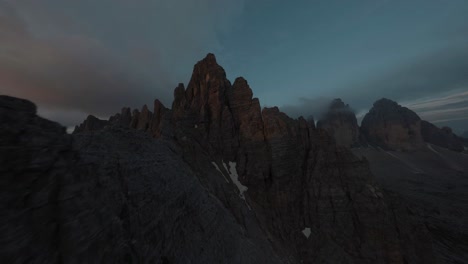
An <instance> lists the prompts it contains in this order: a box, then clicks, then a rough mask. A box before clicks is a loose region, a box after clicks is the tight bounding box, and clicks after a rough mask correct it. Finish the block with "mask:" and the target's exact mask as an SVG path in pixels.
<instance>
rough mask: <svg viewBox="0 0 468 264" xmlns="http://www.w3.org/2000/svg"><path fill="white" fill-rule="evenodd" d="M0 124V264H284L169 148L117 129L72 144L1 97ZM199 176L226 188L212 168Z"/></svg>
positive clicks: (251, 224)
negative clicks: (0, 125)
mask: <svg viewBox="0 0 468 264" xmlns="http://www.w3.org/2000/svg"><path fill="white" fill-rule="evenodd" d="M15 103H17V104H16V106H15ZM0 120H1V122H2V124H7V126H6V127H5V126H4V127H2V129H1V130H0V140H1V141H0V142H1V145H0V146H1V148H0V151H1V152H0V157H1V158H0V162H1V164H0V165H1V166H0V170H1V178H0V187H1V191H2V192H1V193H2V202H1V204H0V211H1V212H2V218H1V223H0V244H1V245H2V246H1V248H0V259H2V263H30V262H34V263H102V262H106V263H141V262H145V263H189V262H190V263H281V262H286V260H284V259H283V260H282V259H281V258H280V257H279V256H278V254H276V253H275V251H274V250H273V248H272V246H271V243H269V242H268V240H267V238H266V235H265V234H264V232H263V231H262V229H261V227H260V226H259V225H258V224H257V222H256V221H255V218H254V215H253V213H252V212H251V211H249V210H248V209H247V208H244V214H243V213H240V214H239V216H241V217H240V218H236V217H235V216H234V214H233V213H231V212H230V210H229V209H228V208H227V207H226V206H225V205H224V204H222V203H221V202H220V201H219V199H218V198H217V197H216V196H214V195H213V194H212V193H210V192H209V191H207V190H206V189H205V187H204V186H203V185H202V184H201V183H200V181H199V180H198V178H197V177H196V172H194V171H193V170H192V169H191V168H190V167H189V166H188V165H187V164H186V163H185V162H184V161H183V160H182V157H181V155H179V153H178V151H177V147H175V146H174V145H173V144H170V143H168V142H165V141H160V140H153V139H152V138H150V137H149V136H148V135H147V134H145V133H141V132H138V131H136V130H130V129H122V128H118V127H114V128H106V129H103V130H100V131H97V132H93V133H87V134H80V135H78V136H74V137H72V136H70V135H67V134H65V130H64V128H63V127H61V126H60V125H58V124H56V123H53V122H50V121H47V120H45V119H42V118H40V117H37V116H36V115H35V107H34V105H33V104H31V103H29V102H27V101H20V100H17V99H12V98H7V97H0ZM210 165H211V164H210ZM204 173H205V174H207V175H210V177H211V178H212V182H213V183H212V185H216V184H218V183H219V182H221V184H220V185H225V186H227V187H230V186H229V185H228V184H227V183H226V182H225V181H224V179H222V177H220V176H219V172H218V171H217V170H216V169H215V168H214V167H212V165H211V168H207V169H206V170H205V171H204ZM205 177H206V178H209V176H205ZM216 179H218V180H216ZM225 189H226V190H223V196H224V197H225V198H224V200H226V201H228V200H229V199H231V200H232V201H230V204H231V205H230V208H237V209H238V210H239V211H240V212H242V210H240V209H239V208H243V207H245V204H244V203H243V202H241V201H238V200H239V199H238V196H237V194H236V193H235V192H234V189H232V188H226V187H225ZM226 197H228V198H226ZM229 197H230V198H229Z"/></svg>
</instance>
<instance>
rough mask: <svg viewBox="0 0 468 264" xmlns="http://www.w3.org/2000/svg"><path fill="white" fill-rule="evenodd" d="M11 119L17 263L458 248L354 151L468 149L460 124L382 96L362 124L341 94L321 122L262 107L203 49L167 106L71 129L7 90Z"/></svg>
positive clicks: (370, 255) (310, 259) (306, 257)
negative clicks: (453, 127) (442, 243)
mask: <svg viewBox="0 0 468 264" xmlns="http://www.w3.org/2000/svg"><path fill="white" fill-rule="evenodd" d="M23 105H28V107H27V109H25V107H23ZM0 118H1V121H2V123H7V124H8V129H6V130H4V131H2V134H1V135H0V136H1V138H2V140H3V141H2V142H1V143H2V145H5V146H8V151H7V150H6V149H7V148H1V149H2V153H0V154H1V157H2V159H1V160H2V167H1V168H2V169H3V170H4V173H5V175H6V176H5V177H3V179H2V183H1V184H2V188H3V186H5V188H6V187H11V190H10V191H8V192H7V193H6V194H5V197H6V198H7V199H6V201H7V202H8V203H5V204H2V207H1V208H0V209H1V211H2V212H7V213H8V214H6V215H7V217H6V218H5V219H3V220H2V221H3V225H4V228H3V229H2V231H1V232H2V233H0V237H1V238H0V241H1V242H2V243H5V244H8V246H7V247H3V248H2V249H1V250H0V256H1V257H2V259H6V260H11V261H12V262H13V261H17V262H28V260H29V259H31V257H32V256H34V258H36V259H38V260H40V261H44V262H52V263H59V262H72V263H74V262H83V261H84V262H91V263H94V262H112V263H140V262H145V263H146V262H150V263H437V261H438V260H440V259H445V255H444V254H451V253H452V252H451V251H450V250H448V251H443V250H442V249H441V250H439V249H438V248H437V245H438V244H437V241H434V239H436V240H437V239H442V238H439V237H437V236H434V232H436V231H440V230H441V229H440V228H439V227H440V225H437V223H436V224H435V227H434V229H431V228H428V227H427V222H426V220H425V218H424V217H423V216H425V214H419V213H416V211H417V210H419V209H420V207H418V205H414V206H412V207H410V205H408V204H407V203H406V202H405V201H406V200H405V199H406V198H405V194H400V193H398V192H396V191H395V188H393V186H390V185H388V186H389V187H388V188H382V186H384V187H386V185H384V184H383V185H382V184H381V182H378V181H379V177H378V175H375V174H376V172H375V171H374V170H373V169H372V168H373V167H372V162H373V161H372V160H370V159H369V158H368V157H367V156H366V155H365V154H363V153H357V152H355V151H353V150H352V149H350V148H349V147H363V146H371V145H373V146H378V147H380V148H382V149H389V150H392V149H394V150H404V151H412V150H419V149H422V148H425V147H426V143H425V142H431V143H432V144H436V145H438V146H442V147H447V148H451V149H456V150H457V151H462V149H460V148H459V144H458V141H457V140H458V137H456V136H454V135H453V134H452V133H451V131H448V130H446V129H445V130H444V129H438V128H437V127H435V126H434V127H433V125H431V124H429V125H427V124H425V123H423V121H421V120H420V118H419V117H418V116H417V115H416V114H414V113H413V112H412V111H410V110H409V109H406V108H402V107H401V106H399V105H397V104H396V103H394V102H392V101H390V100H387V99H382V100H380V101H378V102H376V103H375V104H374V107H373V108H372V109H371V110H370V112H369V113H368V114H367V115H366V117H365V118H364V120H363V123H362V126H361V127H359V126H358V124H357V121H356V117H355V115H354V114H353V113H352V111H351V110H350V109H349V106H347V105H345V104H344V103H343V102H341V100H336V101H335V102H334V103H333V104H332V106H331V108H330V113H329V114H327V115H326V116H325V119H323V120H320V121H319V122H318V123H317V127H315V123H314V121H313V120H305V119H304V118H302V117H301V118H298V119H292V118H290V117H288V116H287V115H286V114H284V113H282V112H281V111H280V110H279V109H278V108H277V107H273V108H264V109H261V107H260V102H259V100H258V99H257V98H253V93H252V90H251V88H250V87H249V85H248V83H247V81H246V80H245V79H243V78H240V77H239V78H237V79H236V80H235V81H234V83H232V84H231V82H230V81H229V80H227V78H226V73H225V71H224V69H223V68H222V67H221V66H220V65H218V64H217V62H216V58H215V56H214V55H213V54H208V55H207V56H206V57H205V58H204V59H203V60H201V61H199V62H198V63H197V64H196V65H195V66H194V69H193V73H192V76H191V79H190V81H189V83H188V85H187V87H186V88H185V86H184V85H183V84H179V85H178V86H177V88H176V89H175V91H174V101H173V103H172V107H171V108H167V107H165V106H164V105H163V104H162V103H161V102H160V101H159V100H155V101H154V104H153V106H152V111H151V110H150V108H149V107H148V106H146V105H145V106H143V108H142V110H141V111H139V110H133V111H131V109H129V108H123V109H122V111H121V112H120V113H118V114H116V115H114V116H112V117H110V118H109V120H99V119H97V118H95V117H93V116H89V117H88V118H87V119H86V120H85V121H84V122H83V123H82V124H81V125H79V126H77V127H76V129H75V131H74V133H73V135H67V134H65V131H64V129H62V128H61V127H60V126H59V125H58V124H55V123H52V122H50V121H46V120H44V119H42V118H40V117H37V115H36V113H35V107H34V105H33V104H32V103H30V102H24V101H19V99H15V98H11V97H5V96H4V97H1V98H0ZM25 135H28V137H25ZM5 138H6V139H7V141H5V140H4V139H5ZM10 139H11V140H10ZM9 142H13V144H11V143H9ZM11 151H13V153H16V154H17V155H18V157H17V158H15V159H14V160H15V161H14V162H12V160H13V158H10V156H9V153H10V152H11ZM3 165H4V166H3ZM418 175H420V174H418ZM376 176H377V177H376ZM384 183H385V182H384ZM17 190H21V191H17ZM415 208H416V209H415ZM30 219H35V221H31V220H30ZM438 228H439V229H438ZM434 230H435V231H434ZM432 231H434V232H432ZM456 239H459V237H457V238H456ZM460 239H463V237H461V238H460ZM451 241H452V240H451ZM456 241H459V240H456ZM434 245H435V246H434ZM456 249H457V250H458V249H460V248H456ZM444 250H445V249H444ZM460 250H463V248H461V249H460ZM25 252H26V253H25ZM460 252H462V251H460ZM454 254H458V255H456V257H457V258H459V259H463V257H464V255H463V252H462V253H459V252H458V253H454ZM18 259H19V261H18ZM447 259H449V260H453V259H455V258H450V257H447Z"/></svg>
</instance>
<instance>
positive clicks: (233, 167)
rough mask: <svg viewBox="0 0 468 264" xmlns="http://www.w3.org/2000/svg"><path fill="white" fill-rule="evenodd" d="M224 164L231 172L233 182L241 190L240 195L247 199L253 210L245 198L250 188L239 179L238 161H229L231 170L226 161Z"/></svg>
mask: <svg viewBox="0 0 468 264" xmlns="http://www.w3.org/2000/svg"><path fill="white" fill-rule="evenodd" d="M223 166H224V168H225V169H226V170H227V171H228V172H229V177H231V180H232V182H233V183H234V184H235V185H236V187H237V189H238V190H239V197H240V198H241V199H242V200H244V201H245V203H246V204H247V207H248V208H249V210H252V209H251V208H250V205H249V204H248V203H247V201H246V200H245V195H244V193H245V192H246V191H247V190H248V188H247V186H244V185H242V183H241V182H240V181H239V175H238V174H237V169H236V163H235V162H232V161H229V170H228V169H227V165H226V163H224V162H223Z"/></svg>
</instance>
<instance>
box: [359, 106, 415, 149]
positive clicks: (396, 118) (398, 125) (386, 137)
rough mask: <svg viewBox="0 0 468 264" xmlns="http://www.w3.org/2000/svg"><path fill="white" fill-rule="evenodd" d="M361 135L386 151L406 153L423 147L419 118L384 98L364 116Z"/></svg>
mask: <svg viewBox="0 0 468 264" xmlns="http://www.w3.org/2000/svg"><path fill="white" fill-rule="evenodd" d="M361 133H362V134H363V135H364V136H365V138H366V139H367V140H368V142H369V143H370V144H374V145H377V146H380V147H383V148H386V149H391V150H404V151H407V150H415V149H420V148H423V147H424V141H423V137H422V135H421V119H420V118H419V116H418V115H417V114H416V113H414V112H413V111H411V110H409V109H408V108H406V107H402V106H401V105H399V104H397V103H396V102H394V101H391V100H389V99H385V98H383V99H380V100H378V101H376V102H375V103H374V106H373V107H372V108H371V110H370V111H369V113H367V114H366V115H365V116H364V119H363V120H362V123H361Z"/></svg>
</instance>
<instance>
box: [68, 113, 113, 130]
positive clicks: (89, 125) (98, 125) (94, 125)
mask: <svg viewBox="0 0 468 264" xmlns="http://www.w3.org/2000/svg"><path fill="white" fill-rule="evenodd" d="M108 124H109V122H108V121H107V120H101V119H99V118H97V117H95V116H93V115H89V116H88V117H87V118H86V120H85V121H83V123H82V124H80V125H79V126H76V127H75V130H74V131H73V133H80V132H85V131H96V130H101V129H103V128H104V127H105V126H107V125H108Z"/></svg>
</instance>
